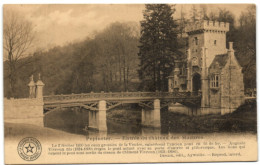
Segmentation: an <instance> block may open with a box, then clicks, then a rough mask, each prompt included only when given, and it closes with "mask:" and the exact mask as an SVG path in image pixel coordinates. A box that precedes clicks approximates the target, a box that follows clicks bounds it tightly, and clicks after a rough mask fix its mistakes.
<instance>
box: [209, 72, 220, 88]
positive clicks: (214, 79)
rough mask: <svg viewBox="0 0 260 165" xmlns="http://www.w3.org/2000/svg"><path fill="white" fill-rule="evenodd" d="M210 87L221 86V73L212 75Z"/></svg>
mask: <svg viewBox="0 0 260 165" xmlns="http://www.w3.org/2000/svg"><path fill="white" fill-rule="evenodd" d="M210 87H211V88H219V75H218V74H214V75H212V76H211V77H210Z"/></svg>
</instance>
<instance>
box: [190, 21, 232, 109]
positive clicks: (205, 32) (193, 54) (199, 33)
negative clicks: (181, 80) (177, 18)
mask: <svg viewBox="0 0 260 165" xmlns="http://www.w3.org/2000/svg"><path fill="white" fill-rule="evenodd" d="M228 31H229V23H224V22H216V21H215V22H213V21H201V22H197V23H194V24H191V25H190V26H188V27H187V28H186V32H187V34H188V36H189V38H188V42H189V50H188V51H187V57H188V59H187V90H188V91H195V92H196V91H201V92H202V101H201V106H202V107H208V106H209V98H208V97H209V76H208V68H209V66H210V65H211V63H212V61H213V59H214V58H215V56H216V55H219V54H226V53H227V49H226V33H227V32H228Z"/></svg>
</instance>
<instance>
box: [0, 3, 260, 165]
mask: <svg viewBox="0 0 260 165" xmlns="http://www.w3.org/2000/svg"><path fill="white" fill-rule="evenodd" d="M0 3H1V13H0V19H1V21H0V24H1V28H0V29H3V4H72V3H74V4H91V3H92V4H97V3H106V4H111V3H126V4H129V3H135V4H140V3H182V4H185V3H189V4H192V3H207V4H209V3H211V4H212V3H213V4H214V3H219V4H221V3H222V4H224V3H247V4H248V3H254V4H256V7H257V8H256V9H257V10H256V11H257V24H256V25H257V27H258V23H259V18H260V17H259V12H258V5H259V4H260V1H256V0H211V1H210V2H209V0H189V1H188V0H175V1H173V0H113V1H112V0H110V1H108V0H37V1H35V0H23V1H20V0H1V1H0ZM256 29H258V28H256ZM258 39H259V33H258V31H257V48H259V47H260V44H259V42H258V41H259V40H258ZM0 41H1V46H0V52H1V59H2V61H1V62H0V72H1V74H2V75H3V31H2V30H1V33H0ZM257 52H258V50H257ZM259 60H260V59H259V58H257V64H259ZM258 70H259V66H258V65H257V71H258ZM259 76H260V74H259V72H257V86H258V85H259V82H260V81H259ZM0 91H1V92H2V93H1V94H2V96H1V97H0V107H1V109H0V110H1V112H0V164H4V126H3V125H4V124H3V123H4V121H3V76H2V78H0ZM258 96H260V95H259V93H258V94H257V98H258ZM257 104H258V99H257ZM257 107H259V106H258V105H257ZM257 110H259V108H257ZM257 116H258V117H257V121H258V122H257V126H258V127H257V129H258V132H259V126H260V125H259V115H257ZM258 142H260V141H259V136H258ZM259 155H260V154H259V145H258V159H259ZM258 163H259V162H224V163H203V165H226V164H227V165H235V164H239V165H247V164H250V165H251V164H258ZM167 164H173V163H167ZM175 164H176V165H177V164H178V165H179V164H184V165H197V164H202V163H174V165H175Z"/></svg>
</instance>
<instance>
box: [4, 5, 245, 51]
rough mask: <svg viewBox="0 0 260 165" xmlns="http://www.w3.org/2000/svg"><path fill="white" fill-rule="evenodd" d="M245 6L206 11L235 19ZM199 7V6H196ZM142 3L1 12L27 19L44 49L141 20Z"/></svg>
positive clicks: (36, 45) (37, 7)
mask: <svg viewBox="0 0 260 165" xmlns="http://www.w3.org/2000/svg"><path fill="white" fill-rule="evenodd" d="M247 6H248V5H246V4H243V5H235V4H225V5H220V4H217V5H207V7H208V10H217V9H218V8H226V9H227V10H230V11H231V12H232V13H233V14H234V15H235V16H236V18H238V17H239V15H240V13H241V12H242V11H245V10H246V8H247ZM197 7H199V5H197ZM175 8H176V12H175V14H174V18H178V17H179V15H180V9H181V8H183V10H184V11H185V12H187V15H189V9H190V8H191V5H187V4H185V5H181V4H177V5H176V6H175ZM144 9H145V6H144V5H143V4H131V5H129V4H121V5H116V4H103V5H100V4H99V5H97V4H88V5H76V4H74V5H4V11H7V10H14V11H16V12H18V13H19V15H21V16H22V17H24V18H25V19H26V20H28V21H30V22H31V23H32V25H33V29H34V31H35V33H36V38H35V42H34V50H39V49H40V50H42V49H43V50H46V49H48V48H51V47H54V46H63V45H64V44H68V43H71V42H75V41H81V40H84V39H85V38H86V37H92V36H93V35H94V34H95V33H96V32H99V31H102V30H103V29H104V28H106V27H107V26H108V25H109V24H111V23H113V22H136V23H139V22H140V21H141V20H142V19H143V13H142V11H143V10H144Z"/></svg>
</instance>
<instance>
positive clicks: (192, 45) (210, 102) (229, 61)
mask: <svg viewBox="0 0 260 165" xmlns="http://www.w3.org/2000/svg"><path fill="white" fill-rule="evenodd" d="M228 31H229V23H224V22H212V21H202V22H197V23H195V24H193V25H190V26H189V27H188V28H187V29H186V32H187V34H188V44H189V49H188V50H187V53H186V54H187V57H185V59H182V60H179V61H175V68H174V70H173V72H172V74H171V75H170V76H169V77H168V81H169V83H168V84H169V87H168V89H169V92H174V91H190V92H201V93H202V100H201V108H210V109H213V108H219V109H222V110H221V113H222V114H224V113H230V112H233V111H234V110H235V109H236V108H237V107H238V106H240V105H241V104H242V103H243V102H244V82H243V73H242V67H241V66H240V65H239V63H238V61H237V59H236V57H235V55H234V50H233V43H232V42H230V43H229V49H226V33H227V32H228Z"/></svg>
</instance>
